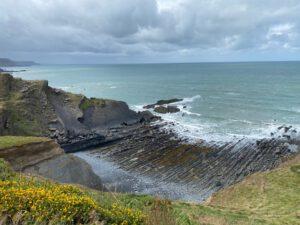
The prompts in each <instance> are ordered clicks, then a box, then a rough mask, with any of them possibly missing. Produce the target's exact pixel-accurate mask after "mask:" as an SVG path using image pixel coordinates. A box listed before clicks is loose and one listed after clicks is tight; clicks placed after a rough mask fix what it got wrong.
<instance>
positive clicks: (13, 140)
mask: <svg viewBox="0 0 300 225" xmlns="http://www.w3.org/2000/svg"><path fill="white" fill-rule="evenodd" d="M47 140H49V139H47V138H43V137H22V136H0V150H1V149H4V148H10V147H14V146H21V145H24V144H29V143H35V142H42V141H47Z"/></svg>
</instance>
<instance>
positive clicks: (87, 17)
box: [0, 0, 300, 63]
mask: <svg viewBox="0 0 300 225" xmlns="http://www.w3.org/2000/svg"><path fill="white" fill-rule="evenodd" d="M299 12H300V1H299V0H264V1H262V0H247V1H246V0H0V29H1V30H0V57H11V58H14V59H19V60H25V59H32V60H35V61H37V62H41V63H140V62H141V63H142V62H202V61H256V60H299V59H300V13H299Z"/></svg>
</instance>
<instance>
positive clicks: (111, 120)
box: [0, 74, 142, 146]
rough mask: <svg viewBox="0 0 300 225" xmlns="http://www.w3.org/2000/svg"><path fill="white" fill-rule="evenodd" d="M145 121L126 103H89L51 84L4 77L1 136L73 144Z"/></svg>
mask: <svg viewBox="0 0 300 225" xmlns="http://www.w3.org/2000/svg"><path fill="white" fill-rule="evenodd" d="M141 119H142V116H141V115H139V114H138V113H136V112H134V111H132V110H130V109H129V107H128V106H127V104H126V103H125V102H121V101H114V100H108V99H95V98H91V99H88V98H86V97H84V96H82V95H76V94H71V93H68V92H64V91H62V90H58V89H55V88H51V87H49V86H48V82H47V81H24V80H21V79H17V78H13V77H12V76H11V75H9V74H0V135H24V136H47V137H50V138H52V139H56V140H57V141H58V142H59V143H61V144H71V143H74V142H75V141H82V140H88V139H90V138H92V139H95V138H99V136H101V134H102V133H105V131H106V130H107V129H109V128H111V127H118V126H123V125H124V124H127V125H128V124H133V123H137V122H139V121H140V120H141ZM102 137H103V136H102ZM100 139H101V138H100ZM86 142H87V143H89V142H88V141H86ZM91 143H92V142H91ZM93 143H94V144H95V142H93ZM85 146H86V145H85Z"/></svg>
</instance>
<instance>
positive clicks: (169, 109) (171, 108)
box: [154, 105, 180, 114]
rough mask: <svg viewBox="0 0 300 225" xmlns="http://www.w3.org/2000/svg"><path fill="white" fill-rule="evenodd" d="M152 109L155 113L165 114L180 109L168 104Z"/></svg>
mask: <svg viewBox="0 0 300 225" xmlns="http://www.w3.org/2000/svg"><path fill="white" fill-rule="evenodd" d="M154 111H155V112H157V113H162V114H166V113H176V112H179V111H180V109H179V108H178V107H176V106H170V105H168V106H167V107H165V106H158V107H155V108H154Z"/></svg>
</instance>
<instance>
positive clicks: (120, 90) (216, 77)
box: [10, 62, 300, 143]
mask: <svg viewBox="0 0 300 225" xmlns="http://www.w3.org/2000/svg"><path fill="white" fill-rule="evenodd" d="M10 69H12V68H10ZM13 69H15V70H22V69H25V70H26V71H23V72H15V73H14V76H16V77H21V78H23V79H29V80H36V79H38V80H48V81H49V85H51V86H53V87H55V88H61V89H63V90H65V91H69V92H74V93H80V94H84V95H86V96H88V97H97V98H106V99H115V100H122V101H125V102H127V103H128V105H129V107H130V108H131V109H133V110H136V111H140V110H143V106H144V105H147V104H151V103H155V102H156V101H157V100H160V99H171V98H182V99H183V101H181V102H177V103H174V104H175V105H177V106H178V107H179V108H180V109H181V111H180V112H178V113H174V114H165V115H160V116H162V118H163V119H164V121H168V122H170V123H167V124H168V125H166V127H165V129H169V130H172V131H174V132H175V133H177V134H178V136H179V137H182V138H184V139H186V140H187V141H190V142H197V141H201V140H204V141H206V142H217V143H224V142H228V141H232V140H237V139H241V138H243V139H249V140H255V139H260V138H268V137H271V134H272V135H274V134H276V135H279V136H280V135H281V134H280V131H279V130H278V127H280V126H282V125H285V126H292V127H293V129H295V130H297V131H298V132H299V131H300V62H239V63H172V64H120V65H102V64H99V65H36V66H31V67H22V68H20V67H18V68H13ZM170 124H172V125H170Z"/></svg>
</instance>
